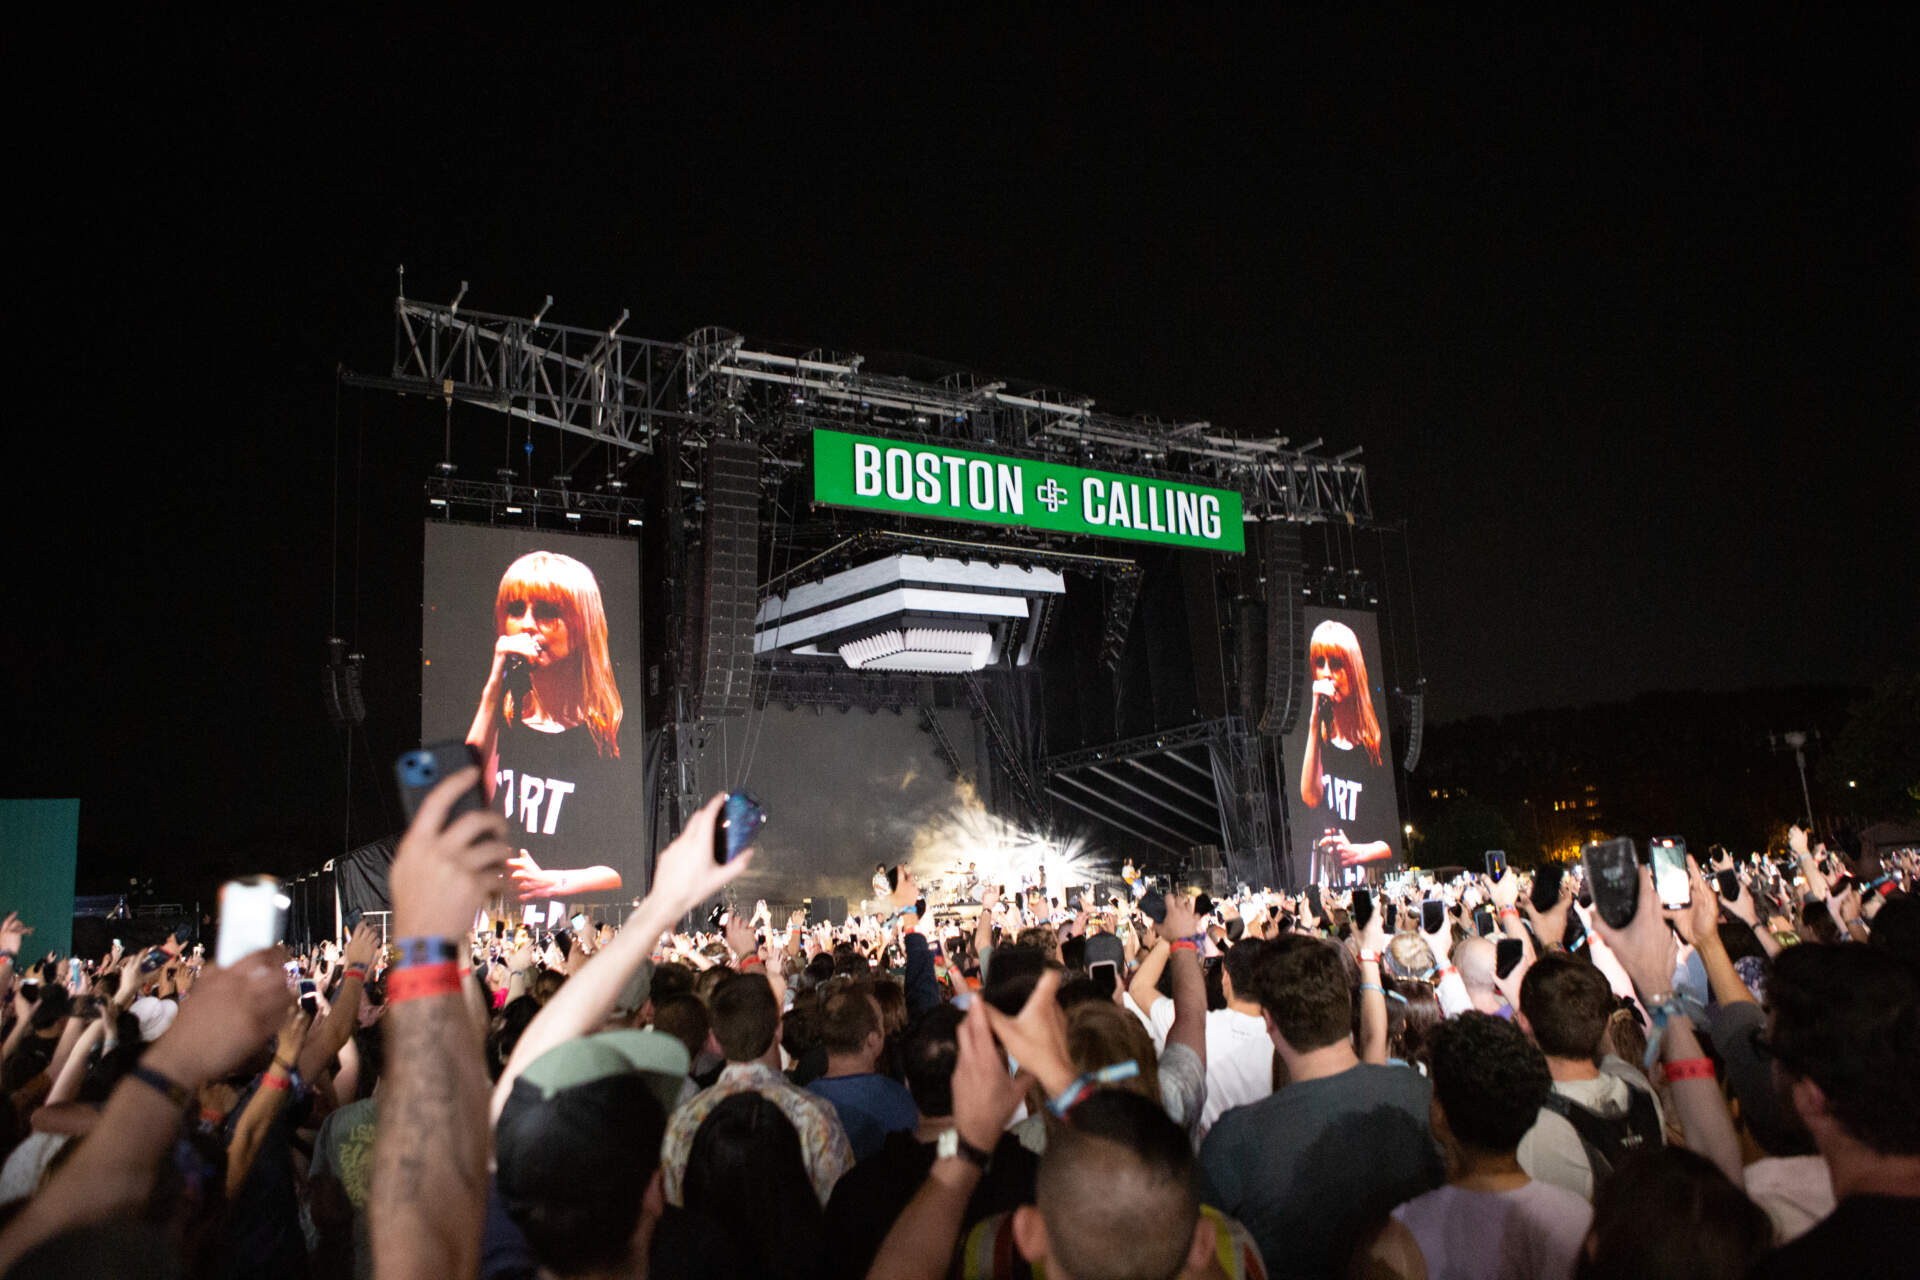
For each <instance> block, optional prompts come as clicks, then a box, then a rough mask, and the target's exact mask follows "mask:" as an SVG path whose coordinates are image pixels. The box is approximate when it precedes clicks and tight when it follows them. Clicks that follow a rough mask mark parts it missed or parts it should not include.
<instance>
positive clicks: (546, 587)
mask: <svg viewBox="0 0 1920 1280" xmlns="http://www.w3.org/2000/svg"><path fill="white" fill-rule="evenodd" d="M516 600H521V601H525V602H526V604H527V607H528V608H532V607H533V605H534V604H535V603H538V602H545V603H548V604H552V605H555V606H557V607H558V608H559V610H560V613H561V616H562V617H563V618H564V619H565V621H566V624H567V635H568V637H569V639H571V641H572V643H573V654H572V656H573V658H574V659H575V660H576V661H575V663H574V670H575V672H576V675H577V678H576V679H574V680H572V681H559V682H556V683H558V684H559V685H560V688H561V694H560V698H559V702H560V705H558V706H552V707H549V706H540V707H539V709H540V710H541V711H542V712H544V713H545V714H546V715H548V716H550V717H552V718H553V719H554V720H557V721H559V722H560V723H561V724H563V725H565V726H566V727H568V728H572V727H574V726H575V725H585V726H586V727H587V733H588V734H589V735H590V736H591V737H592V738H593V745H594V746H595V748H597V749H598V750H599V752H600V754H601V755H603V756H613V757H617V756H618V755H619V754H620V717H621V715H622V711H621V706H620V690H619V689H618V687H616V686H615V684H614V682H613V661H612V659H611V658H610V657H609V656H608V654H607V611H606V607H605V606H604V605H602V604H601V603H600V584H599V583H598V582H597V581H595V580H594V576H593V570H591V569H589V568H587V566H586V565H584V564H581V563H580V562H579V561H578V560H575V559H574V558H573V557H572V556H563V555H560V554H559V553H558V552H554V551H529V552H528V553H527V554H526V555H524V556H521V557H520V558H519V559H518V560H515V561H514V562H513V563H512V564H510V565H508V566H507V571H506V573H504V574H503V575H501V578H500V590H499V592H498V594H496V595H495V596H494V601H493V625H494V629H495V631H496V632H497V633H498V634H500V635H505V634H506V630H507V617H508V614H507V606H508V605H510V604H512V603H513V602H514V601H516ZM528 700H529V701H530V702H534V701H535V699H534V698H533V695H529V698H528ZM536 705H537V704H536ZM527 710H528V708H526V707H516V706H514V705H513V697H512V695H508V700H507V707H506V714H507V718H508V719H509V720H511V719H515V718H520V719H524V718H525V714H526V712H527Z"/></svg>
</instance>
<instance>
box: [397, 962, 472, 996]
mask: <svg viewBox="0 0 1920 1280" xmlns="http://www.w3.org/2000/svg"><path fill="white" fill-rule="evenodd" d="M466 980H467V978H466V973H465V971H464V970H463V969H461V967H460V965H459V963H458V962H457V961H453V960H447V961H444V962H442V963H440V964H417V965H414V966H413V967H411V968H408V969H396V970H394V971H393V972H392V973H391V974H388V975H387V1003H388V1004H402V1003H404V1002H406V1001H408V1000H419V999H422V998H424V997H427V996H444V995H453V994H455V993H457V992H458V991H459V990H460V988H461V987H462V985H464V984H465V982H466Z"/></svg>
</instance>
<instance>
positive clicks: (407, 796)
mask: <svg viewBox="0 0 1920 1280" xmlns="http://www.w3.org/2000/svg"><path fill="white" fill-rule="evenodd" d="M479 763H480V758H479V756H477V755H475V754H474V750H473V748H472V747H470V746H468V745H467V744H466V743H464V742H431V743H428V744H427V745H426V746H424V747H421V748H420V749H419V750H418V751H403V752H401V753H400V758H399V759H398V760H395V761H394V762H393V772H394V775H395V776H396V777H397V778H399V780H400V807H401V808H402V809H404V810H405V811H406V814H407V821H408V822H412V821H413V815H414V814H415V813H417V812H419V809H420V802H421V801H422V800H425V799H426V798H427V792H429V791H431V790H433V789H434V788H435V787H437V786H439V785H440V780H441V779H442V778H446V777H451V776H452V775H453V774H456V773H458V772H460V771H461V770H462V769H464V768H466V767H467V766H468V765H470V764H479ZM486 807H487V801H486V796H485V794H484V793H483V792H482V790H481V784H480V783H477V782H476V783H475V784H474V786H473V789H472V790H470V791H468V792H467V793H466V794H465V795H463V796H461V797H460V798H459V799H458V800H455V801H454V802H453V808H452V809H450V810H448V812H447V821H448V822H452V821H453V820H454V819H455V818H457V817H459V816H460V815H461V814H463V813H472V812H474V811H475V810H477V809H484V808H486Z"/></svg>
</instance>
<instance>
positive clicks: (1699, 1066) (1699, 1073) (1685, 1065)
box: [1667, 1058, 1713, 1084]
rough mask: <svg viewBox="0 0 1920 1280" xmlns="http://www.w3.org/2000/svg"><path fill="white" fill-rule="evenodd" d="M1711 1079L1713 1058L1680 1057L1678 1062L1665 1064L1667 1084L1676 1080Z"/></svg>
mask: <svg viewBox="0 0 1920 1280" xmlns="http://www.w3.org/2000/svg"><path fill="white" fill-rule="evenodd" d="M1711 1079H1713V1059H1711V1058H1682V1059H1681V1060H1680V1061H1678V1062H1669V1063H1668V1064H1667V1083H1668V1084H1672V1083H1674V1082H1675V1081H1676V1080H1711Z"/></svg>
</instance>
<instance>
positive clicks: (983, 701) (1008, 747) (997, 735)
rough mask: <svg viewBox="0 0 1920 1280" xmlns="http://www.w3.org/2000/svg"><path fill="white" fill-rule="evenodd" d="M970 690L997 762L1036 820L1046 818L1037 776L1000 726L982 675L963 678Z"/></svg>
mask: <svg viewBox="0 0 1920 1280" xmlns="http://www.w3.org/2000/svg"><path fill="white" fill-rule="evenodd" d="M961 679H962V680H963V681H964V682H965V684H966V688H967V697H968V698H970V699H971V700H972V702H973V709H974V711H975V712H976V713H978V715H979V716H980V723H981V725H982V726H983V727H984V728H985V729H986V731H987V745H988V748H989V749H990V750H991V751H992V753H993V758H994V759H996V760H997V761H999V763H1000V767H1001V768H1002V769H1005V770H1006V771H1007V776H1008V777H1009V778H1011V779H1013V786H1014V790H1016V791H1018V792H1019V793H1020V799H1021V801H1022V802H1023V803H1025V804H1026V806H1027V808H1028V809H1029V810H1031V811H1032V812H1033V814H1034V816H1036V817H1041V816H1044V815H1045V814H1046V811H1047V809H1046V805H1045V803H1044V802H1043V801H1042V800H1041V799H1040V792H1039V791H1038V790H1037V789H1036V788H1035V787H1034V785H1033V775H1032V774H1031V773H1029V772H1028V771H1027V765H1026V761H1025V760H1024V759H1022V757H1021V751H1020V744H1018V743H1017V742H1015V741H1014V740H1013V737H1012V735H1010V734H1008V732H1007V729H1006V726H1005V725H1004V724H1002V723H1001V722H1000V716H999V715H998V714H997V713H996V712H995V711H994V709H993V702H992V700H991V699H989V698H988V697H987V690H986V686H985V685H983V684H981V683H980V674H979V673H978V672H976V671H968V672H966V673H964V674H963V675H962V676H961Z"/></svg>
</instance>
